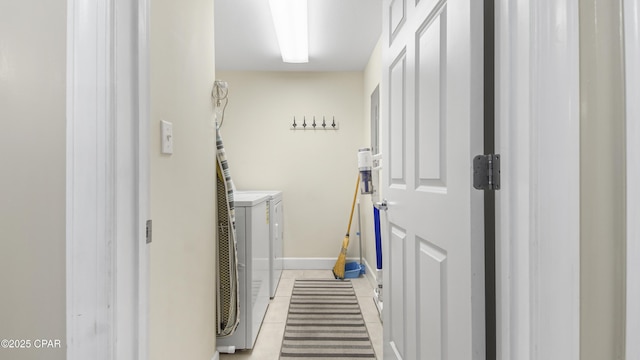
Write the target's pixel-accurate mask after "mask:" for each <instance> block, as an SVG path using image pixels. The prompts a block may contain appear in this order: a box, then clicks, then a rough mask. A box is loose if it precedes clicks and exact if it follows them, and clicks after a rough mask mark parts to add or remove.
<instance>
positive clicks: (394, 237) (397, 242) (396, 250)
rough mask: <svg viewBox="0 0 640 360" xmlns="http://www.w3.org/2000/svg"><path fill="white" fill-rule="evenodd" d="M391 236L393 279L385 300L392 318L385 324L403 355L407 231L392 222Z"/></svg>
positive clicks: (390, 267)
mask: <svg viewBox="0 0 640 360" xmlns="http://www.w3.org/2000/svg"><path fill="white" fill-rule="evenodd" d="M390 225H391V226H390V229H391V232H390V234H389V235H390V236H389V239H391V246H392V247H393V249H392V252H391V254H392V257H391V258H390V259H389V275H390V279H391V281H390V282H389V283H388V284H389V285H390V290H391V291H390V292H389V296H388V298H389V299H388V300H385V302H387V304H385V308H386V309H389V310H388V311H389V312H390V315H391V316H390V319H389V320H388V321H386V320H385V326H388V328H389V329H390V333H389V335H390V336H389V342H390V343H391V344H392V345H393V346H394V347H395V348H396V350H397V351H398V352H399V353H400V355H401V356H404V355H403V354H404V353H405V344H404V339H405V334H404V331H405V327H404V323H405V304H404V296H403V294H404V292H405V275H404V267H403V264H404V263H405V262H406V259H405V256H404V254H405V251H404V244H405V239H406V233H405V232H404V230H402V229H400V228H398V227H395V226H393V225H392V224H390Z"/></svg>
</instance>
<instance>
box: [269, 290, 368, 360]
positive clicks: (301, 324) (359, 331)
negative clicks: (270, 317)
mask: <svg viewBox="0 0 640 360" xmlns="http://www.w3.org/2000/svg"><path fill="white" fill-rule="evenodd" d="M363 358H364V359H375V358H376V356H375V353H374V351H373V346H372V345H371V340H370V339H369V334H368V332H367V327H366V326H365V322H364V319H363V318H362V313H361V312H360V306H359V305H358V298H357V297H356V294H355V292H354V290H353V286H352V285H351V281H350V280H346V281H341V280H306V279H305V280H296V282H295V284H294V287H293V294H292V295H291V303H290V305H289V313H288V315H287V324H286V327H285V329H284V338H283V340H282V350H281V352H280V359H281V360H294V359H302V360H312V359H336V360H339V359H344V360H346V359H363Z"/></svg>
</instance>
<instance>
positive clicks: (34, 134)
mask: <svg viewBox="0 0 640 360" xmlns="http://www.w3.org/2000/svg"><path fill="white" fill-rule="evenodd" d="M66 19H67V8H66V3H65V2H60V1H41V0H40V1H38V0H27V1H20V0H14V1H0V125H1V126H2V129H3V131H2V132H0V151H1V152H2V154H3V155H2V156H1V157H0V189H1V190H0V339H25V340H28V339H30V340H35V339H59V340H60V341H61V344H62V348H57V349H36V348H35V347H34V346H32V347H31V348H30V349H3V348H0V359H15V360H21V359H52V360H56V359H64V358H65V353H66V303H65V279H66V275H65V269H66V265H65V244H66V242H65V234H66V232H65V224H66V223H65V193H66V188H65V187H66V185H65V181H66V180H65V179H66V169H65V163H66V160H65V159H66V143H65V141H66V112H65V111H66V73H67V72H66V41H67V31H66V30H67V22H66Z"/></svg>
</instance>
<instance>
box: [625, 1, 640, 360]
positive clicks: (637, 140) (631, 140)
mask: <svg viewBox="0 0 640 360" xmlns="http://www.w3.org/2000/svg"><path fill="white" fill-rule="evenodd" d="M623 9H624V11H623V15H624V42H625V43H624V49H625V53H624V56H625V87H626V94H625V97H626V102H625V103H626V134H627V139H626V142H627V144H626V145H627V159H626V164H627V194H626V196H627V219H626V222H627V224H626V226H627V230H626V237H627V279H626V284H627V299H626V303H627V305H626V306H627V309H626V358H627V359H639V358H640V344H638V338H640V275H639V274H640V224H639V223H638V221H637V219H638V218H639V217H640V203H639V202H638V199H639V198H640V186H639V185H638V184H640V105H639V104H638V102H637V101H634V100H632V99H638V98H639V97H640V65H638V64H639V63H640V23H639V22H638V21H639V18H640V1H638V0H623Z"/></svg>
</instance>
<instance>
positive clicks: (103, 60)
mask: <svg viewBox="0 0 640 360" xmlns="http://www.w3.org/2000/svg"><path fill="white" fill-rule="evenodd" d="M148 15H149V3H148V0H143V1H141V2H135V3H130V2H126V1H118V0H105V1H100V2H86V1H77V0H68V1H67V203H66V218H67V241H66V254H67V290H66V294H67V359H70V360H75V359H115V358H137V359H142V360H145V359H146V358H147V344H148V341H147V332H148V331H147V328H148V325H147V324H148V315H147V314H148V305H147V304H148V271H149V269H148V248H147V246H146V244H145V231H144V222H145V221H144V220H146V217H147V216H148V213H149V206H148V204H149V187H148V183H149V182H148V178H149V160H148V153H149V150H148V144H149V141H148V135H149V134H148V133H149V126H148V124H149V119H148V117H149V109H148V107H149V82H148V79H149V76H148V71H149V69H148V28H149V21H148ZM129 20H131V21H129ZM132 45H134V46H137V48H138V52H137V53H136V52H134V53H131V51H130V49H131V46H132ZM134 48H135V47H134ZM122 125H125V126H122ZM122 139H128V140H125V143H123V141H122ZM132 194H134V195H133V197H132ZM127 229H130V230H127ZM123 234H126V235H127V236H129V235H130V236H129V237H125V240H129V239H132V240H131V241H135V243H134V244H133V245H131V243H128V246H130V247H131V248H132V249H133V250H131V251H133V254H132V253H131V251H129V252H128V253H127V254H128V256H129V257H130V258H132V259H133V260H132V262H127V259H126V258H124V257H122V256H121V254H122V251H123V248H125V247H126V246H122V245H123V244H122V241H123V240H122V239H123V236H122V235H123ZM119 242H120V243H119ZM118 245H120V246H118ZM124 245H127V244H124ZM123 259H124V260H123ZM123 263H126V264H129V267H131V266H133V268H132V269H131V268H130V269H128V270H129V271H132V272H134V273H135V274H134V276H133V277H130V276H129V275H128V274H130V273H128V272H123V271H120V273H119V272H118V270H119V269H120V270H123V269H122V264H123ZM119 279H120V281H119ZM127 291H129V292H130V293H131V295H132V297H133V300H131V298H130V300H129V301H130V304H132V305H130V306H125V305H124V304H123V303H119V301H118V300H119V299H120V297H122V296H127V295H126V294H125V293H126V292H127ZM123 294H125V295H123ZM131 301H133V303H131ZM119 306H120V307H119ZM125 307H126V309H125ZM131 314H132V315H133V316H134V317H135V320H131V319H129V320H128V321H127V322H124V321H120V320H122V319H127V316H129V315H131ZM125 323H126V324H125ZM129 323H133V324H135V325H134V326H133V327H130V326H128V325H127V324H129ZM122 344H127V345H122ZM124 346H129V348H124ZM120 354H126V355H125V356H120Z"/></svg>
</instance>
